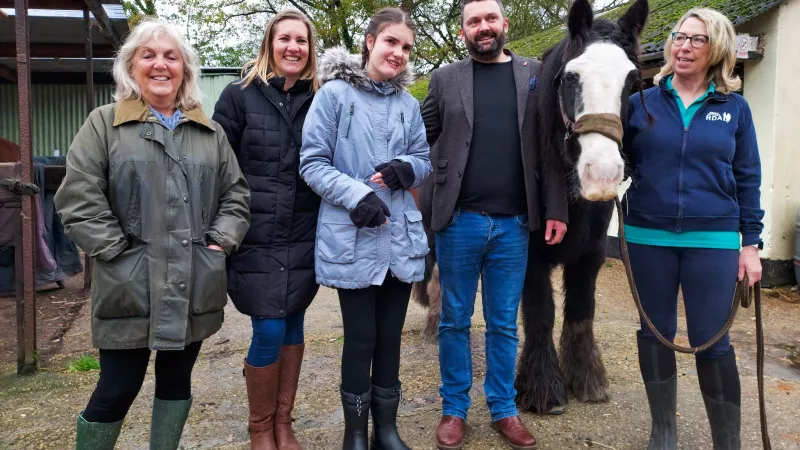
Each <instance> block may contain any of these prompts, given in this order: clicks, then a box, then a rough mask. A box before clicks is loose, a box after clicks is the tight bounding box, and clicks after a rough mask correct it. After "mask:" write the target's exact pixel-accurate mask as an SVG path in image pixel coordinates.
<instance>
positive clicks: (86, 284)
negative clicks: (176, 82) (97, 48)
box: [83, 7, 94, 291]
mask: <svg viewBox="0 0 800 450" xmlns="http://www.w3.org/2000/svg"><path fill="white" fill-rule="evenodd" d="M83 25H84V29H85V36H86V43H85V45H86V116H87V117H88V116H89V113H91V112H92V111H93V110H94V67H93V63H92V22H91V21H90V20H89V7H84V8H83ZM83 262H84V264H83V270H84V272H83V289H84V290H87V291H88V290H90V289H91V288H92V270H93V268H94V267H93V266H94V260H93V259H92V257H91V256H89V255H88V254H84V256H83Z"/></svg>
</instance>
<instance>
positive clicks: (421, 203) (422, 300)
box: [412, 178, 441, 308]
mask: <svg viewBox="0 0 800 450" xmlns="http://www.w3.org/2000/svg"><path fill="white" fill-rule="evenodd" d="M431 181H432V180H431V179H430V178H429V179H428V180H426V181H425V182H423V184H422V186H420V188H419V194H418V201H417V203H418V205H417V206H418V207H419V210H420V212H421V213H422V225H423V226H424V227H425V235H426V237H427V238H428V250H429V251H428V255H427V256H426V257H425V277H424V278H423V279H422V281H419V282H416V283H414V288H413V291H412V292H413V297H414V301H416V302H417V303H419V304H420V305H422V306H424V307H426V308H430V307H432V306H433V307H436V306H437V305H440V304H441V302H440V301H439V299H440V298H441V292H440V288H439V272H438V270H436V233H434V231H433V230H432V229H431V216H432V213H433V183H432V182H431ZM432 300H433V302H432Z"/></svg>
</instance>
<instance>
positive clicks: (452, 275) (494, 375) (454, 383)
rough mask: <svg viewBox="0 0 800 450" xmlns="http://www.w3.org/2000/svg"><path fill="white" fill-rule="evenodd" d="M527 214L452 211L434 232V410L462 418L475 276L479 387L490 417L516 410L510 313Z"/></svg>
mask: <svg viewBox="0 0 800 450" xmlns="http://www.w3.org/2000/svg"><path fill="white" fill-rule="evenodd" d="M528 238H529V232H528V219H527V216H524V215H523V216H505V217H499V216H488V215H484V214H481V213H477V212H466V211H458V210H456V212H455V213H454V214H453V219H452V220H451V223H450V224H449V225H448V226H447V227H445V228H444V229H443V230H442V231H440V232H438V233H436V255H437V256H436V259H437V262H438V264H439V280H440V282H441V287H442V314H441V322H440V323H439V370H440V372H441V376H442V386H441V388H439V395H440V396H441V397H442V415H446V416H456V417H460V418H462V419H466V418H467V411H468V410H469V407H470V404H471V401H470V398H469V391H470V388H472V353H471V351H470V320H471V318H472V313H473V312H474V310H475V294H476V292H477V290H478V277H480V278H481V280H482V283H483V284H482V292H483V317H484V319H485V321H486V332H485V334H484V336H485V343H484V345H485V351H486V380H485V381H484V391H485V392H486V403H487V404H488V406H489V411H490V412H491V414H492V420H493V421H497V420H500V419H504V418H506V417H511V416H516V415H518V412H517V406H516V404H515V403H514V398H515V397H516V395H517V391H516V389H514V374H515V370H514V369H515V366H516V361H517V345H518V342H519V338H518V337H517V314H518V311H519V302H520V297H521V296H522V285H523V283H524V280H525V268H526V266H527V263H528Z"/></svg>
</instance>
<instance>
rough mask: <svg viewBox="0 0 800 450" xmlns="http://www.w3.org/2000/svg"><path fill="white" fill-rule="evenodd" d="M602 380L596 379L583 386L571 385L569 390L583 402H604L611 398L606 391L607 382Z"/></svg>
mask: <svg viewBox="0 0 800 450" xmlns="http://www.w3.org/2000/svg"><path fill="white" fill-rule="evenodd" d="M603 381H604V380H596V381H595V382H593V383H587V384H586V385H584V386H575V385H573V386H571V387H570V390H571V391H572V393H573V394H574V395H575V397H576V398H577V399H578V400H580V401H582V402H584V403H605V402H607V401H608V400H609V399H610V398H611V394H609V392H608V387H607V382H606V383H603ZM604 384H606V385H604Z"/></svg>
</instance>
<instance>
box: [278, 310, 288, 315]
mask: <svg viewBox="0 0 800 450" xmlns="http://www.w3.org/2000/svg"><path fill="white" fill-rule="evenodd" d="M278 314H280V315H284V314H286V311H284V310H280V311H278Z"/></svg>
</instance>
